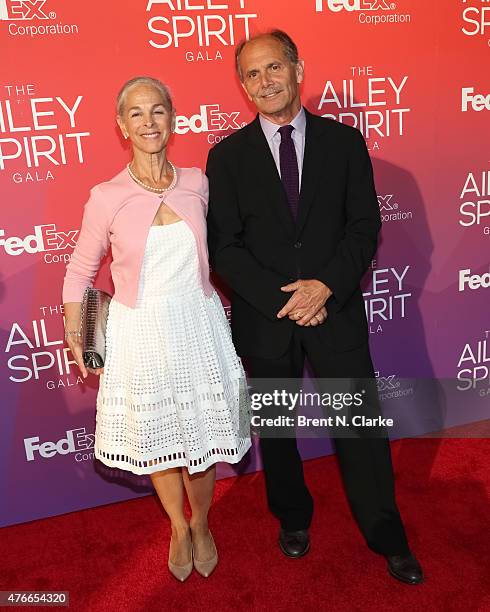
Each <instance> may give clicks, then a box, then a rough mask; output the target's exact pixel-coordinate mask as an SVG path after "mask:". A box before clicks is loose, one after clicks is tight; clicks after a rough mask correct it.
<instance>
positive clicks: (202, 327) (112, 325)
mask: <svg viewBox="0 0 490 612" xmlns="http://www.w3.org/2000/svg"><path fill="white" fill-rule="evenodd" d="M250 445H251V442H250V405H249V399H248V393H247V387H246V378H245V373H244V371H243V367H242V364H241V361H240V359H239V358H238V357H237V355H236V352H235V348H234V346H233V343H232V340H231V331H230V328H229V325H228V321H227V320H226V315H225V313H224V311H223V307H222V305H221V301H220V299H219V296H218V294H217V293H216V292H213V294H212V295H211V296H210V297H208V296H206V294H205V293H204V291H203V289H202V286H201V283H200V277H199V263H198V256H197V249H196V243H195V239H194V235H193V233H192V231H191V229H190V228H189V227H188V225H187V223H186V222H185V221H179V222H177V223H173V224H170V225H161V226H153V225H152V226H151V227H150V229H149V232H148V238H147V242H146V247H145V254H144V258H143V263H142V268H141V273H140V279H139V289H138V299H137V303H136V308H129V307H128V306H125V305H124V304H121V303H120V302H117V301H116V300H115V299H114V298H113V299H112V301H111V303H110V306H109V315H108V319H107V331H106V362H105V367H104V373H103V374H102V375H101V376H100V384H99V392H98V395H97V414H96V429H95V456H96V457H97V459H99V460H100V461H102V462H103V463H104V464H105V465H107V466H109V467H114V468H122V469H125V470H129V471H131V472H133V473H135V474H150V473H152V472H156V471H159V470H163V469H167V468H171V467H177V466H186V467H187V468H188V471H189V473H194V472H199V471H202V470H205V469H207V468H208V467H209V466H211V465H212V464H213V463H216V462H218V461H225V462H227V463H237V462H238V461H240V459H241V458H242V457H243V455H244V454H245V453H246V452H247V450H248V449H249V448H250Z"/></svg>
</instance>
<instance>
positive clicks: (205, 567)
mask: <svg viewBox="0 0 490 612" xmlns="http://www.w3.org/2000/svg"><path fill="white" fill-rule="evenodd" d="M209 535H210V536H211V541H212V543H213V547H214V556H213V557H212V558H211V559H209V560H208V561H199V560H198V559H196V557H195V556H194V548H193V552H192V556H193V559H194V567H195V568H196V571H197V572H199V574H201V576H204V578H207V577H208V576H209V575H210V574H211V573H212V572H213V570H214V568H215V567H216V566H217V565H218V551H217V549H216V544H215V542H214V538H213V534H212V533H211V532H209Z"/></svg>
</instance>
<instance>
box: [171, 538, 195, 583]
mask: <svg viewBox="0 0 490 612" xmlns="http://www.w3.org/2000/svg"><path fill="white" fill-rule="evenodd" d="M192 554H193V550H192V547H191V560H190V561H189V563H186V564H185V565H177V564H176V563H172V561H170V546H169V551H168V569H169V570H170V573H171V574H172V575H173V576H175V578H177V580H180V581H181V582H184V580H186V579H187V578H189V576H190V575H191V573H192V567H193V565H194V563H193V560H192Z"/></svg>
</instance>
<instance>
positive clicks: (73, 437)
mask: <svg viewBox="0 0 490 612" xmlns="http://www.w3.org/2000/svg"><path fill="white" fill-rule="evenodd" d="M94 444H95V435H94V434H90V433H87V430H86V429H85V427H80V428H79V429H70V430H69V431H67V432H66V438H61V440H57V441H56V442H43V443H42V444H39V436H35V437H33V438H25V439H24V449H25V452H26V459H27V461H34V459H36V456H35V454H34V453H39V456H40V457H43V459H50V458H51V457H54V456H55V455H68V453H75V452H77V451H82V450H89V449H91V448H93V447H94Z"/></svg>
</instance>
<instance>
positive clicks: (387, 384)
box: [375, 372, 400, 391]
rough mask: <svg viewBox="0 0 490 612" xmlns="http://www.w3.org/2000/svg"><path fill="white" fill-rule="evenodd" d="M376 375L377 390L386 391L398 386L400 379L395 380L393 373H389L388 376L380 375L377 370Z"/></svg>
mask: <svg viewBox="0 0 490 612" xmlns="http://www.w3.org/2000/svg"><path fill="white" fill-rule="evenodd" d="M375 377H376V386H377V387H378V391H388V390H390V389H398V387H399V386H400V381H399V380H397V378H396V375H395V374H390V375H389V376H380V375H379V372H375Z"/></svg>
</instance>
